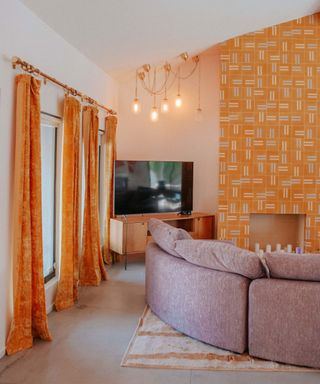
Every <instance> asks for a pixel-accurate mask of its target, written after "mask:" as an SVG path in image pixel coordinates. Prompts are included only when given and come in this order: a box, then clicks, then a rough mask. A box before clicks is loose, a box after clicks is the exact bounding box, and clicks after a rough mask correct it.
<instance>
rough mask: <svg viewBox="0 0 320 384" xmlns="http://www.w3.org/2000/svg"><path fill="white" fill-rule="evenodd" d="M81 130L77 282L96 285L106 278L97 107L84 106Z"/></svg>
mask: <svg viewBox="0 0 320 384" xmlns="http://www.w3.org/2000/svg"><path fill="white" fill-rule="evenodd" d="M82 133H83V144H84V163H85V202H84V218H83V238H82V258H81V265H80V284H81V285H99V284H100V282H101V280H106V278H107V275H106V270H105V267H104V263H103V259H102V253H101V244H100V226H99V172H98V170H99V155H98V145H99V143H98V139H99V137H98V135H99V120H98V110H97V109H96V108H95V107H85V108H84V109H83V114H82Z"/></svg>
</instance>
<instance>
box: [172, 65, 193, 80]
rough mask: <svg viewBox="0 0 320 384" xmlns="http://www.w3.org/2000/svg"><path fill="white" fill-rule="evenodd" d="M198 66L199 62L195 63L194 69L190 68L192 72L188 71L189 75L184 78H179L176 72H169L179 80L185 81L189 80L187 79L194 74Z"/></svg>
mask: <svg viewBox="0 0 320 384" xmlns="http://www.w3.org/2000/svg"><path fill="white" fill-rule="evenodd" d="M198 64H199V62H197V63H195V65H194V67H193V68H192V70H191V71H190V73H189V74H188V75H185V76H179V74H178V71H177V72H174V71H173V70H171V72H172V73H174V74H175V76H176V77H177V78H179V79H180V80H187V79H189V77H191V76H192V75H193V74H194V72H195V70H196V69H197V67H198Z"/></svg>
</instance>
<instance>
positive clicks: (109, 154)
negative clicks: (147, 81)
mask: <svg viewBox="0 0 320 384" xmlns="http://www.w3.org/2000/svg"><path fill="white" fill-rule="evenodd" d="M117 124H118V120H117V117H116V116H108V117H107V118H106V122H105V129H106V133H105V137H106V142H105V144H106V157H105V176H104V177H105V191H106V208H105V217H104V244H103V257H104V260H105V262H106V263H110V261H111V256H110V218H111V217H112V216H113V212H112V208H113V183H114V160H116V157H117V152H116V133H117Z"/></svg>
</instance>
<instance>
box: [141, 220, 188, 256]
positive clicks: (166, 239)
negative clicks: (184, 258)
mask: <svg viewBox="0 0 320 384" xmlns="http://www.w3.org/2000/svg"><path fill="white" fill-rule="evenodd" d="M148 229H149V231H150V233H151V235H152V237H153V240H154V241H155V242H156V243H157V244H158V245H159V247H160V248H162V249H163V250H164V251H166V252H168V253H170V255H173V256H176V257H181V256H180V255H179V254H178V253H177V252H176V251H175V249H174V248H175V242H176V241H177V240H184V239H188V240H189V239H192V237H191V236H190V235H189V233H188V232H187V231H185V230H184V229H181V228H175V227H172V226H171V225H169V224H166V223H164V222H163V221H161V220H158V219H150V220H149V221H148Z"/></svg>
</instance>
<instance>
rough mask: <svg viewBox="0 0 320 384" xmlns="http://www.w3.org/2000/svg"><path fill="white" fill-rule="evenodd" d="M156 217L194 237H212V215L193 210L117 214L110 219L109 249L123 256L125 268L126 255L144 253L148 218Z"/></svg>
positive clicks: (149, 236) (147, 237)
mask: <svg viewBox="0 0 320 384" xmlns="http://www.w3.org/2000/svg"><path fill="white" fill-rule="evenodd" d="M151 218H157V219H160V220H163V221H165V222H167V223H168V224H170V225H172V226H173V227H177V228H183V229H185V230H186V231H187V232H189V233H190V235H191V236H192V237H193V238H194V239H213V238H214V219H215V217H214V215H213V214H209V213H200V212H194V213H192V214H191V215H179V214H176V213H162V214H145V215H130V216H119V217H115V218H112V219H111V220H110V250H111V251H112V252H115V253H117V254H119V255H124V256H125V268H127V255H128V254H134V253H144V252H145V249H146V245H147V243H148V240H149V239H150V238H151V235H150V233H149V232H148V220H149V219H151Z"/></svg>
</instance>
